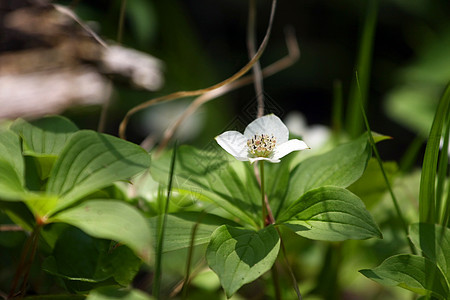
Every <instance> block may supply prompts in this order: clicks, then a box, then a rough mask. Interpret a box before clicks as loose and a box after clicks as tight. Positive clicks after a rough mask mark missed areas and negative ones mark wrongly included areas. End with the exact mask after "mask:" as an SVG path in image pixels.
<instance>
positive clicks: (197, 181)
mask: <svg viewBox="0 0 450 300" xmlns="http://www.w3.org/2000/svg"><path fill="white" fill-rule="evenodd" d="M217 150H219V151H217ZM170 158H171V153H170V152H168V153H165V154H164V155H162V156H161V157H160V158H159V159H155V160H154V161H153V162H152V166H151V168H150V172H151V174H152V176H153V178H154V179H155V180H157V181H158V182H160V183H161V184H162V185H165V184H167V178H168V174H169V167H170ZM173 191H174V192H180V193H183V194H186V193H190V194H192V195H193V196H194V197H196V198H198V199H201V200H204V201H211V202H214V203H215V204H216V205H217V206H219V207H221V208H222V209H224V210H226V211H227V212H228V213H230V214H231V215H232V216H233V217H234V218H238V219H240V220H241V221H243V222H244V223H247V224H250V225H253V226H256V225H257V224H259V220H260V218H261V216H260V210H261V209H260V203H259V202H260V201H259V199H260V197H261V194H260V190H259V187H258V183H257V182H256V179H255V175H254V173H253V166H251V165H250V164H249V163H248V162H240V161H237V160H236V159H234V158H233V157H231V156H228V154H226V153H225V151H223V150H222V149H215V150H210V151H206V150H198V149H195V148H194V147H189V146H181V147H179V148H178V150H177V162H176V166H175V174H174V186H173Z"/></svg>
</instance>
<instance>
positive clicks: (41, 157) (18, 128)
mask: <svg viewBox="0 0 450 300" xmlns="http://www.w3.org/2000/svg"><path fill="white" fill-rule="evenodd" d="M11 128H12V129H13V130H14V131H15V132H17V134H19V135H20V136H21V138H22V141H23V154H24V155H28V156H31V157H33V159H34V161H35V163H36V167H37V170H38V174H39V177H40V178H41V180H44V179H46V178H48V176H49V175H50V171H51V169H52V167H53V164H54V163H55V161H56V159H57V157H58V154H59V153H60V152H61V150H62V149H63V147H64V145H65V143H66V141H67V140H68V139H69V137H70V136H71V135H72V134H73V133H74V132H76V131H77V130H78V128H77V126H76V125H75V124H74V123H72V122H71V121H70V120H69V119H66V118H64V117H61V116H49V117H44V118H42V119H39V120H35V121H32V122H28V121H25V120H23V119H17V120H16V121H15V122H14V123H13V125H12V126H11Z"/></svg>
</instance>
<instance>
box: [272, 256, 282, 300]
mask: <svg viewBox="0 0 450 300" xmlns="http://www.w3.org/2000/svg"><path fill="white" fill-rule="evenodd" d="M271 271H272V280H273V287H274V291H275V300H281V288H280V280H279V278H278V269H277V264H276V263H274V264H273V266H272V269H271Z"/></svg>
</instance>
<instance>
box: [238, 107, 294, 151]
mask: <svg viewBox="0 0 450 300" xmlns="http://www.w3.org/2000/svg"><path fill="white" fill-rule="evenodd" d="M255 134H256V135H261V134H267V135H269V136H274V137H275V138H276V139H277V143H278V144H283V143H285V142H287V141H288V139H289V130H288V128H287V127H286V125H284V123H283V121H281V120H280V118H278V117H277V116H275V115H273V114H271V115H266V116H264V117H261V118H258V119H256V120H254V121H253V122H251V123H250V124H248V126H247V128H245V131H244V136H245V137H246V138H247V139H250V138H252V137H253V136H254V135H255Z"/></svg>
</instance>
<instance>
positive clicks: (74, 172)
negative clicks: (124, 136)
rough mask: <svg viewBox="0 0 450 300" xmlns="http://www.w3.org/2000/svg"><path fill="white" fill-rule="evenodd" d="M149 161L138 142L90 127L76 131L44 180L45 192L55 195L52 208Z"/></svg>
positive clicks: (128, 174) (125, 176)
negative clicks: (55, 200)
mask: <svg viewBox="0 0 450 300" xmlns="http://www.w3.org/2000/svg"><path fill="white" fill-rule="evenodd" d="M149 165H150V157H149V155H148V153H147V152H146V151H145V150H144V149H142V148H141V147H139V146H138V145H135V144H132V143H130V142H126V141H124V140H121V139H119V138H116V137H113V136H110V135H106V134H101V133H97V132H94V131H89V130H81V131H78V132H77V133H75V134H73V135H72V137H71V138H70V140H69V141H68V142H67V143H66V145H65V147H64V149H63V150H62V152H61V153H60V156H59V158H58V160H57V161H56V162H55V165H54V167H53V169H52V172H51V175H50V178H49V180H48V185H47V192H48V193H49V194H52V195H58V196H59V201H58V204H57V206H56V207H55V209H54V210H53V211H52V212H55V211H58V210H60V209H63V208H65V207H68V206H69V205H71V204H73V203H74V202H75V201H77V200H78V199H80V198H82V197H83V196H86V195H87V194H90V193H92V192H93V191H95V190H97V189H100V188H104V187H106V186H108V185H111V184H112V183H113V182H114V181H118V180H126V179H128V178H130V177H131V176H133V175H136V174H137V173H139V172H141V171H143V170H145V169H146V168H148V166H149ZM52 212H49V213H52Z"/></svg>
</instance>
